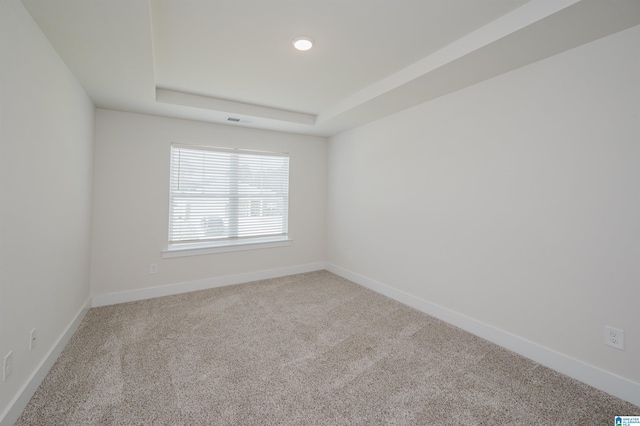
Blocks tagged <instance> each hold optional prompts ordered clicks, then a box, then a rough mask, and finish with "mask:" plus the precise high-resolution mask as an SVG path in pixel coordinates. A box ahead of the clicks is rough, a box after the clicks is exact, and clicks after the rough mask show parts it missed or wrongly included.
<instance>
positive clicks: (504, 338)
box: [326, 263, 640, 406]
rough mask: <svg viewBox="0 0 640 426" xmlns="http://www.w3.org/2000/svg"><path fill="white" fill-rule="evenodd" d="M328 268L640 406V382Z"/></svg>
mask: <svg viewBox="0 0 640 426" xmlns="http://www.w3.org/2000/svg"><path fill="white" fill-rule="evenodd" d="M326 269H327V270H328V271H330V272H333V273H334V274H336V275H339V276H341V277H343V278H346V279H348V280H349V281H353V282H355V283H356V284H360V285H361V286H363V287H367V288H368V289H370V290H373V291H375V292H376V293H380V294H383V295H385V296H387V297H390V298H391V299H394V300H397V301H398V302H400V303H403V304H405V305H408V306H411V307H412V308H415V309H418V310H419V311H422V312H424V313H426V314H429V315H431V316H434V317H436V318H438V319H441V320H443V321H445V322H447V323H449V324H452V325H455V326H456V327H459V328H461V329H463V330H465V331H468V332H470V333H472V334H475V335H476V336H478V337H481V338H483V339H485V340H488V341H490V342H493V343H495V344H497V345H499V346H502V347H503V348H506V349H509V350H511V351H513V352H516V353H517V354H520V355H522V356H524V357H526V358H529V359H531V360H533V361H535V362H537V363H540V364H542V365H544V366H545V367H549V368H551V369H553V370H555V371H558V372H560V373H562V374H566V375H567V376H569V377H572V378H574V379H576V380H579V381H581V382H583V383H586V384H588V385H590V386H593V387H594V388H596V389H600V390H602V391H604V392H607V393H609V394H611V395H613V396H616V397H618V398H620V399H624V400H625V401H628V402H630V403H632V404H634V405H637V406H640V383H636V382H633V381H631V380H629V379H626V378H624V377H621V376H618V375H616V374H613V373H611V372H608V371H605V370H603V369H601V368H598V367H595V366H593V365H590V364H587V363H585V362H582V361H580V360H577V359H575V358H572V357H570V356H567V355H564V354H562V353H559V352H556V351H554V350H552V349H549V348H547V347H544V346H541V345H539V344H537V343H534V342H531V341H529V340H526V339H523V338H521V337H518V336H516V335H514V334H511V333H508V332H506V331H504V330H500V329H498V328H495V327H493V326H491V325H488V324H485V323H483V322H480V321H477V320H475V319H473V318H470V317H467V316H465V315H462V314H460V313H458V312H454V311H452V310H450V309H447V308H445V307H443V306H440V305H436V304H435V303H431V302H428V301H426V300H424V299H420V298H418V297H416V296H413V295H411V294H409V293H406V292H404V291H401V290H398V289H396V288H393V287H390V286H388V285H386V284H383V283H381V282H378V281H375V280H372V279H370V278H367V277H365V276H362V275H359V274H356V273H354V272H351V271H349V270H347V269H345V268H342V267H340V266H337V265H334V264H331V263H327V264H326Z"/></svg>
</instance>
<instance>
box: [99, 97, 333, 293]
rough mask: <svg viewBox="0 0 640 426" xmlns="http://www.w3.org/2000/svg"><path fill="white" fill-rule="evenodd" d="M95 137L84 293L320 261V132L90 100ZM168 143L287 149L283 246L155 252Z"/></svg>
mask: <svg viewBox="0 0 640 426" xmlns="http://www.w3.org/2000/svg"><path fill="white" fill-rule="evenodd" d="M95 143H96V146H95V185H94V220H93V257H92V267H91V289H92V294H93V295H103V294H110V293H118V292H124V291H131V290H140V289H149V288H154V287H158V286H163V285H169V284H181V283H189V282H193V281H198V280H207V279H213V278H216V277H224V276H230V275H238V274H247V273H252V272H258V271H264V270H270V269H277V268H287V267H293V266H298V265H304V264H309V263H314V262H323V261H324V259H325V243H324V242H325V198H326V196H325V193H326V152H327V140H326V139H325V138H319V137H313V136H300V135H293V134H286V133H279V132H269V131H264V130H255V129H249V128H244V127H234V126H225V125H217V124H210V123H201V122H195V121H187V120H178V119H170V118H163V117H154V116H148V115H141V114H131V113H125V112H116V111H109V110H102V109H98V110H97V112H96V141H95ZM171 143H183V144H194V145H208V146H219V147H234V148H243V149H254V150H262V151H274V152H288V153H289V154H290V189H289V191H290V195H289V196H290V200H289V204H290V206H289V234H290V236H291V238H292V239H293V243H292V245H291V246H289V247H278V248H270V249H262V250H249V251H242V252H231V253H218V254H212V255H201V256H190V257H180V258H171V259H163V258H162V257H161V255H162V250H163V249H165V248H166V247H167V238H168V209H169V207H168V206H169V150H170V146H171ZM152 263H156V264H158V273H157V274H153V275H151V274H149V266H150V264H152Z"/></svg>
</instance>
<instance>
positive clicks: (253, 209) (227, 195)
mask: <svg viewBox="0 0 640 426" xmlns="http://www.w3.org/2000/svg"><path fill="white" fill-rule="evenodd" d="M288 211H289V157H288V156H287V155H286V154H275V153H264V152H250V151H238V150H224V149H217V148H215V149H214V148H206V147H189V146H184V145H172V147H171V183H170V207H169V245H170V246H171V245H177V244H189V243H211V245H212V246H215V245H225V243H226V244H230V243H232V242H234V243H237V242H238V240H240V239H246V240H250V239H258V240H257V241H266V240H269V238H271V239H272V240H277V239H278V237H280V239H282V238H286V236H287V221H288ZM247 242H250V241H247Z"/></svg>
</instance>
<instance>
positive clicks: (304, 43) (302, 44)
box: [293, 36, 313, 50]
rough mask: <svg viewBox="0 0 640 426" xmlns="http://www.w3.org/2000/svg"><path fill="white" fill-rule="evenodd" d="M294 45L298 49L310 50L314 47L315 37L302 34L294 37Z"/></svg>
mask: <svg viewBox="0 0 640 426" xmlns="http://www.w3.org/2000/svg"><path fill="white" fill-rule="evenodd" d="M293 47H295V48H296V49H298V50H309V49H311V48H312V47H313V39H312V38H311V37H307V36H300V37H296V38H294V39H293Z"/></svg>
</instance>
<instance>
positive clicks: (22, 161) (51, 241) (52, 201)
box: [0, 0, 94, 418]
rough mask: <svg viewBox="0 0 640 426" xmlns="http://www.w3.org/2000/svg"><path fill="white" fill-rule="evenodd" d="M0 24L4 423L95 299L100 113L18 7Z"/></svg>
mask: <svg viewBox="0 0 640 426" xmlns="http://www.w3.org/2000/svg"><path fill="white" fill-rule="evenodd" d="M0 17H1V18H0V54H1V55H2V56H1V60H0V62H1V67H0V72H1V77H0V87H1V88H0V107H1V109H0V365H1V364H2V359H3V358H4V356H5V355H6V354H7V353H8V352H9V351H10V350H13V358H14V371H13V374H12V375H11V376H10V377H9V378H8V380H7V381H5V382H4V383H1V382H0V418H2V414H3V413H4V412H5V410H6V409H7V407H8V406H9V404H10V403H11V402H12V401H13V400H14V398H15V397H16V396H17V395H18V393H19V391H20V389H21V388H22V387H23V386H24V385H25V384H26V383H27V381H28V379H29V378H30V376H31V375H32V374H34V372H35V371H36V369H37V367H38V365H39V364H40V363H41V362H42V361H43V360H44V359H45V356H46V355H47V353H48V352H49V351H50V350H52V348H53V347H54V346H55V343H56V341H57V340H58V339H59V338H60V337H61V336H62V335H63V333H64V331H65V330H66V329H67V327H68V326H69V325H70V324H71V323H72V321H73V319H74V318H75V317H76V315H77V314H78V313H79V312H80V311H81V310H82V307H83V305H85V303H86V302H87V301H88V298H89V265H90V237H91V235H90V233H91V223H90V221H91V186H92V171H91V169H92V155H93V153H92V149H93V129H94V127H93V126H94V107H93V104H92V103H91V101H90V100H89V98H88V97H87V96H86V94H85V93H84V91H83V90H82V88H81V87H80V85H79V84H78V82H77V81H76V79H75V78H74V77H73V75H72V74H71V73H70V72H69V70H68V68H67V67H66V65H65V64H64V62H62V60H61V59H60V57H59V56H58V54H57V53H56V52H55V51H54V49H53V48H52V47H51V45H50V44H49V42H48V41H47V39H46V38H45V37H44V35H43V34H42V32H41V31H40V29H39V28H38V27H37V25H36V24H35V23H34V22H33V20H32V19H31V16H30V15H29V14H28V13H27V12H26V10H25V9H24V8H23V6H22V4H21V3H20V2H19V1H13V0H6V1H4V0H3V1H1V2H0ZM34 327H35V328H36V329H37V334H38V339H37V345H36V347H35V348H34V349H33V350H32V351H29V333H30V330H31V329H32V328H34ZM0 378H1V374H0Z"/></svg>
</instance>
